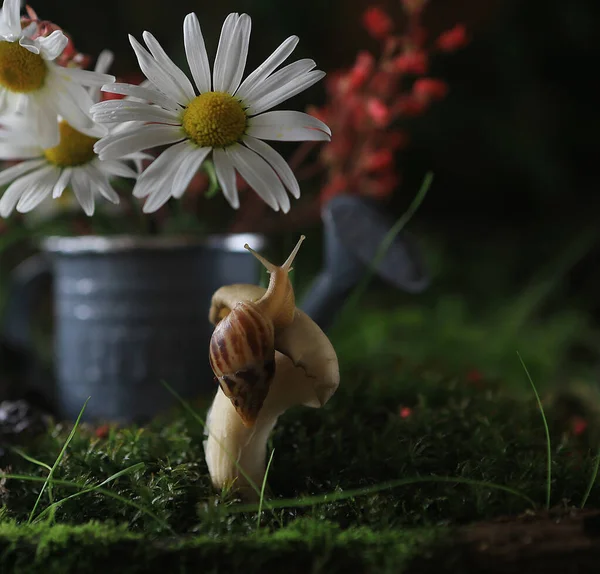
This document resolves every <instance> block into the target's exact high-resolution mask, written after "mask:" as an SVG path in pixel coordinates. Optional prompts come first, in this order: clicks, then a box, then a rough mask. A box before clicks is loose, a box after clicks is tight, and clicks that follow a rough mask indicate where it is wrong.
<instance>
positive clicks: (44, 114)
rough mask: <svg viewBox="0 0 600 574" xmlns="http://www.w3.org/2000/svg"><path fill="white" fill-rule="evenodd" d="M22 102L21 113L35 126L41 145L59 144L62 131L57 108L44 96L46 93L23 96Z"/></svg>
mask: <svg viewBox="0 0 600 574" xmlns="http://www.w3.org/2000/svg"><path fill="white" fill-rule="evenodd" d="M21 102H22V103H21V107H20V111H19V113H20V114H22V115H23V117H25V118H27V121H28V122H30V125H31V126H35V128H34V132H35V135H36V138H37V140H38V143H39V146H40V147H42V148H44V149H48V148H51V147H54V146H55V145H58V142H59V141H60V133H59V131H58V118H57V114H56V109H55V108H54V107H52V105H51V103H50V102H49V101H48V100H46V99H45V98H44V93H43V92H41V93H40V92H38V93H35V94H33V95H32V97H30V98H23V99H22V100H21Z"/></svg>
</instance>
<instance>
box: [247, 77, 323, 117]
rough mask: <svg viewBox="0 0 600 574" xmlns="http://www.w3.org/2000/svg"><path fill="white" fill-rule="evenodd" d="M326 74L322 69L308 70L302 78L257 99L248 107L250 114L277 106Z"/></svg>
mask: <svg viewBox="0 0 600 574" xmlns="http://www.w3.org/2000/svg"><path fill="white" fill-rule="evenodd" d="M324 76H325V72H321V71H320V70H315V71H313V72H308V74H304V75H303V76H301V77H300V78H297V79H296V80H293V81H291V82H289V83H288V84H286V85H285V86H282V87H281V88H279V89H277V90H274V91H273V92H271V93H270V94H267V95H265V96H263V97H262V98H260V99H259V100H258V101H255V102H254V103H253V104H252V105H251V106H250V108H248V114H250V115H256V114H260V113H261V112H264V111H266V110H269V109H271V108H273V107H275V106H276V105H277V104H280V103H281V102H284V101H285V100H288V99H290V98H291V97H293V96H295V95H296V94H299V93H300V92H303V91H304V90H306V89H307V88H310V86H312V85H313V84H316V83H317V82H318V81H319V80H321V79H322V78H323V77H324Z"/></svg>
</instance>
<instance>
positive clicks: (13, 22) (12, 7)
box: [2, 0, 21, 36]
mask: <svg viewBox="0 0 600 574" xmlns="http://www.w3.org/2000/svg"><path fill="white" fill-rule="evenodd" d="M2 19H3V20H4V24H5V26H6V28H8V31H10V33H11V34H12V35H13V36H18V35H19V34H20V33H21V0H4V4H3V6H2Z"/></svg>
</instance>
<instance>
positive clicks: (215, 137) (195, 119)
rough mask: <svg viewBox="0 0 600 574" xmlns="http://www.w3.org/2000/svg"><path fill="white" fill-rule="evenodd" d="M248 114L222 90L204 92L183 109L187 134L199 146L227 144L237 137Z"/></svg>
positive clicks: (241, 134)
mask: <svg viewBox="0 0 600 574" xmlns="http://www.w3.org/2000/svg"><path fill="white" fill-rule="evenodd" d="M247 122H248V117H247V116H246V112H245V111H244V108H243V107H242V104H241V103H240V102H239V101H238V100H236V99H235V98H234V97H233V96H231V95H230V94H227V93H226V92H205V93H204V94H200V95H199V96H197V97H196V98H194V99H193V100H192V101H191V102H190V103H189V104H188V106H187V108H185V110H184V112H183V120H182V125H183V129H184V130H185V133H186V134H187V136H188V137H189V138H190V139H191V140H192V141H193V142H194V143H196V144H197V145H199V146H200V147H213V148H214V147H216V148H221V147H227V146H230V145H232V144H234V143H236V142H237V141H239V140H240V139H241V137H242V136H243V135H244V132H245V131H246V124H247Z"/></svg>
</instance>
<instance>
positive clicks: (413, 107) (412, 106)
mask: <svg viewBox="0 0 600 574" xmlns="http://www.w3.org/2000/svg"><path fill="white" fill-rule="evenodd" d="M425 107H426V106H425V103H424V102H423V101H421V100H420V99H417V98H415V97H414V96H401V97H400V98H399V99H398V102H397V104H396V105H395V107H394V110H395V111H396V113H397V114H398V115H401V116H408V117H414V116H418V115H420V114H422V113H423V112H424V111H425Z"/></svg>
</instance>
